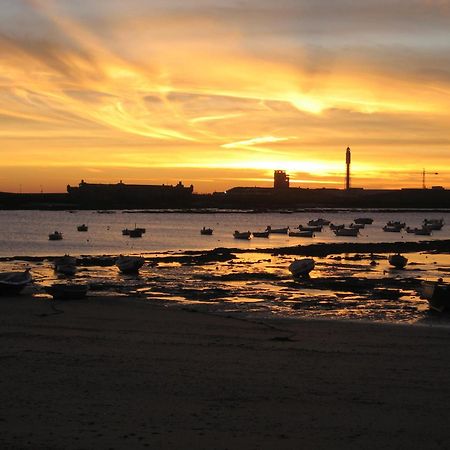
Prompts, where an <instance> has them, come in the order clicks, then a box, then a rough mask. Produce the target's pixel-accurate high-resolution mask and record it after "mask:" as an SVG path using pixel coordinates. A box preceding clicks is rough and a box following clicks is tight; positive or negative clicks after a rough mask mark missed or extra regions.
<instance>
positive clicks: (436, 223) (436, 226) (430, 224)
mask: <svg viewBox="0 0 450 450" xmlns="http://www.w3.org/2000/svg"><path fill="white" fill-rule="evenodd" d="M423 226H424V227H426V228H428V229H430V230H433V231H439V230H441V229H442V227H443V226H444V219H425V220H424V221H423Z"/></svg>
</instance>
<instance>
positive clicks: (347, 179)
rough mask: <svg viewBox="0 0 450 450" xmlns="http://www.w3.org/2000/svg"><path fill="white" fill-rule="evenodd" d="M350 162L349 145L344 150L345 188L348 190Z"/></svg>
mask: <svg viewBox="0 0 450 450" xmlns="http://www.w3.org/2000/svg"><path fill="white" fill-rule="evenodd" d="M351 162H352V154H351V152H350V147H347V151H346V152H345V164H346V165H347V176H346V177H345V189H346V190H347V191H348V190H349V189H350V163H351Z"/></svg>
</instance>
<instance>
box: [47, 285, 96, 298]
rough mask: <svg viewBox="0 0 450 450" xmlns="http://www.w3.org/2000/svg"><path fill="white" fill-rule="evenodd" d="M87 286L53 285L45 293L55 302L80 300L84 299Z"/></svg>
mask: <svg viewBox="0 0 450 450" xmlns="http://www.w3.org/2000/svg"><path fill="white" fill-rule="evenodd" d="M88 288H89V286H88V285H87V284H80V283H54V284H52V285H51V286H46V287H45V291H46V292H47V294H50V295H51V296H52V297H53V298H54V299H55V300H80V299H82V298H85V297H86V294H87V291H88Z"/></svg>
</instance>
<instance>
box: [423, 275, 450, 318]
mask: <svg viewBox="0 0 450 450" xmlns="http://www.w3.org/2000/svg"><path fill="white" fill-rule="evenodd" d="M420 296H421V298H424V299H426V300H428V304H429V305H430V308H431V309H434V310H435V311H438V312H443V311H444V310H449V309H450V284H447V283H444V282H443V280H442V278H439V280H438V281H423V282H422V291H421V293H420Z"/></svg>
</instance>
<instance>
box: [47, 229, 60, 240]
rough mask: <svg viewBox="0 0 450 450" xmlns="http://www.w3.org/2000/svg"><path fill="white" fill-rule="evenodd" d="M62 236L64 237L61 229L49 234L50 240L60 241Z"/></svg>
mask: <svg viewBox="0 0 450 450" xmlns="http://www.w3.org/2000/svg"><path fill="white" fill-rule="evenodd" d="M62 238H63V235H62V233H60V232H59V231H54V232H53V233H50V234H49V235H48V240H49V241H60V240H61V239H62Z"/></svg>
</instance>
